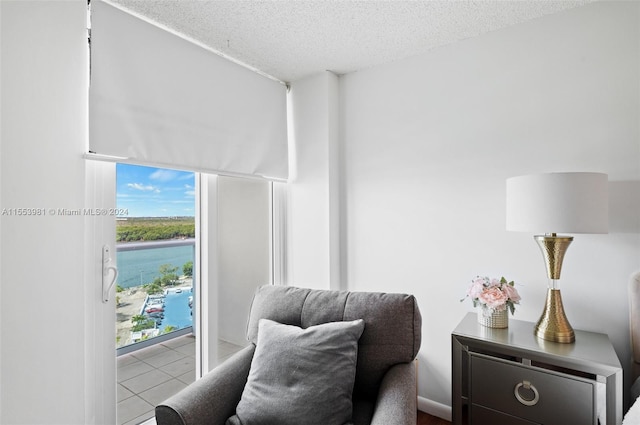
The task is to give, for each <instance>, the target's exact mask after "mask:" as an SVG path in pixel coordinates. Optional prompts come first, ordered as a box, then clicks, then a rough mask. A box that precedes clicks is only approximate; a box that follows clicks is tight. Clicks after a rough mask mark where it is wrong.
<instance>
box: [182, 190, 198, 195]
mask: <svg viewBox="0 0 640 425" xmlns="http://www.w3.org/2000/svg"><path fill="white" fill-rule="evenodd" d="M184 194H185V195H186V196H196V191H195V190H187V191H186V192H185V193H184Z"/></svg>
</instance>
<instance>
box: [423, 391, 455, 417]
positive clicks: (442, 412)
mask: <svg viewBox="0 0 640 425" xmlns="http://www.w3.org/2000/svg"><path fill="white" fill-rule="evenodd" d="M418 410H421V411H423V412H424V413H428V414H430V415H432V416H437V417H439V418H442V419H444V420H445V421H449V422H451V406H447V405H446V404H442V403H438V402H437V401H433V400H429V399H428V398H424V397H420V396H418Z"/></svg>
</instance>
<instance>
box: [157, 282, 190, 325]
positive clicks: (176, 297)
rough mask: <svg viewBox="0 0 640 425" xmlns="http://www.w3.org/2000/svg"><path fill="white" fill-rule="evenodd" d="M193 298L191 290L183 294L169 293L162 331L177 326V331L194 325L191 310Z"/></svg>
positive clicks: (166, 299)
mask: <svg viewBox="0 0 640 425" xmlns="http://www.w3.org/2000/svg"><path fill="white" fill-rule="evenodd" d="M190 296H193V293H192V291H191V290H185V291H182V293H179V294H178V293H175V292H173V291H171V292H169V293H168V294H167V296H166V298H165V306H164V319H163V320H162V325H161V326H160V329H163V328H164V327H165V326H169V325H171V326H175V327H176V328H177V329H182V328H186V327H187V326H192V325H193V316H192V315H191V308H189V297H190Z"/></svg>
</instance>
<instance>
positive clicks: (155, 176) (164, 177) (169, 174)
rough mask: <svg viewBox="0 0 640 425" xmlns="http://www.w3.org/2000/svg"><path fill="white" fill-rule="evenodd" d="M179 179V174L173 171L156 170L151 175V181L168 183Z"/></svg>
mask: <svg viewBox="0 0 640 425" xmlns="http://www.w3.org/2000/svg"><path fill="white" fill-rule="evenodd" d="M176 177H178V173H177V172H176V171H173V170H156V171H154V172H153V173H151V174H150V175H149V178H150V179H151V180H156V181H160V182H168V181H171V180H174V179H175V178H176Z"/></svg>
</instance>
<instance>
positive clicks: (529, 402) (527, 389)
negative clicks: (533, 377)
mask: <svg viewBox="0 0 640 425" xmlns="http://www.w3.org/2000/svg"><path fill="white" fill-rule="evenodd" d="M521 388H522V389H523V390H524V391H523V392H524V393H525V396H524V397H523V395H522V394H521V393H520V389H521ZM513 393H514V394H515V396H516V399H517V400H518V401H519V402H520V403H522V404H524V405H525V406H535V405H536V404H538V400H540V395H539V394H538V390H537V389H536V387H534V386H533V385H531V382H529V381H522V382H520V383H519V384H518V385H516V388H515V389H514V390H513ZM527 393H528V394H527ZM532 393H533V394H532ZM530 396H532V397H530Z"/></svg>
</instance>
